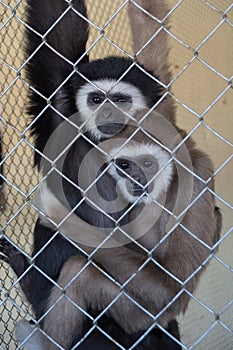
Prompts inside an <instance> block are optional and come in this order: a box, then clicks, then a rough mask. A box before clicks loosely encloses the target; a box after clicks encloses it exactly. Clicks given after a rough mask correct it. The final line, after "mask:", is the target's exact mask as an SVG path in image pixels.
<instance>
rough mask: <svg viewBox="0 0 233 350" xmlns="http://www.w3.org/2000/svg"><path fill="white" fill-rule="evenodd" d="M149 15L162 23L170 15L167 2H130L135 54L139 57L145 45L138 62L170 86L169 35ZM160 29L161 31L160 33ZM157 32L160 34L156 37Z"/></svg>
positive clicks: (143, 0) (137, 0) (141, 0)
mask: <svg viewBox="0 0 233 350" xmlns="http://www.w3.org/2000/svg"><path fill="white" fill-rule="evenodd" d="M137 5H138V6H137ZM143 10H145V12H144V11H143ZM148 13H149V14H151V15H152V16H154V17H155V18H157V19H158V20H159V21H162V20H163V19H164V18H165V17H166V15H167V13H168V9H167V7H166V4H165V1H161V0H131V1H130V2H129V12H128V14H129V18H130V24H131V28H132V35H133V45H134V50H135V54H136V55H137V53H138V52H140V51H141V49H142V48H143V47H144V45H145V48H144V49H143V50H142V51H141V52H140V53H139V54H138V56H137V58H138V62H139V63H140V64H142V65H143V66H144V67H145V69H146V70H148V71H150V72H153V74H154V75H155V76H156V77H159V79H160V81H161V82H162V83H163V84H165V85H168V84H169V83H170V81H171V72H170V70H169V64H168V54H169V47H168V34H167V33H166V32H165V31H164V30H163V29H162V27H163V23H159V22H158V21H156V19H153V18H152V17H150V16H149V15H148ZM166 22H167V21H165V23H166ZM159 29H161V30H160V31H159ZM157 31H159V32H158V34H157V35H155V34H156V32H157ZM151 38H153V40H151Z"/></svg>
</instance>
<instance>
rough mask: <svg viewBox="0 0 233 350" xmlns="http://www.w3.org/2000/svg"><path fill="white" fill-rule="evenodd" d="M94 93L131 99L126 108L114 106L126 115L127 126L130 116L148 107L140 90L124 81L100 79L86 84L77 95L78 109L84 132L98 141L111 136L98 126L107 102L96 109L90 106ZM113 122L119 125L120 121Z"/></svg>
mask: <svg viewBox="0 0 233 350" xmlns="http://www.w3.org/2000/svg"><path fill="white" fill-rule="evenodd" d="M94 92H103V93H104V94H106V95H107V94H109V95H111V94H118V93H119V94H121V95H128V96H130V97H131V103H130V104H127V105H125V106H122V107H121V106H116V104H115V103H114V106H115V107H116V108H119V113H124V116H125V118H124V119H125V120H124V123H125V124H126V123H127V122H128V121H129V119H130V116H131V117H133V116H134V114H135V113H136V111H137V110H139V109H142V108H145V107H147V106H146V99H145V97H144V96H143V94H142V93H141V92H140V90H139V89H138V88H137V87H135V86H134V85H133V84H131V83H128V82H124V81H120V82H118V83H117V81H116V80H114V79H102V80H101V79H100V80H94V81H92V82H90V83H85V84H84V85H83V86H82V87H81V88H80V89H79V90H78V92H77V94H76V98H75V101H76V107H77V109H78V111H79V114H80V116H79V117H80V120H81V122H83V123H84V124H83V127H84V131H90V132H91V134H92V137H93V138H94V139H95V140H98V141H99V140H100V139H102V138H106V137H109V136H108V135H106V134H104V133H103V132H101V131H100V130H99V129H98V125H96V124H98V122H96V115H97V113H98V111H99V109H100V108H101V106H102V105H103V104H104V103H105V102H103V104H102V105H99V106H96V108H93V107H90V106H88V102H87V98H88V95H89V94H91V93H94ZM112 122H113V123H114V122H115V123H118V119H117V118H116V120H115V121H112Z"/></svg>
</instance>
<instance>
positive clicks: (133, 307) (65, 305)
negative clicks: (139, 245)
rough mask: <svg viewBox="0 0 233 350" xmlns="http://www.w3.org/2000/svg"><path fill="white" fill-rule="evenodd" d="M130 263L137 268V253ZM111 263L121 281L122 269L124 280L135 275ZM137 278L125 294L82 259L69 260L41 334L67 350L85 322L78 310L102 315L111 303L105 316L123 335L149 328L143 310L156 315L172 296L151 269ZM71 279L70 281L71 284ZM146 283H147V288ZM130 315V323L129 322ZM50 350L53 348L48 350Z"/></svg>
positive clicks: (159, 274) (160, 275)
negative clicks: (91, 311) (111, 320)
mask: <svg viewBox="0 0 233 350" xmlns="http://www.w3.org/2000/svg"><path fill="white" fill-rule="evenodd" d="M123 251H124V249H123ZM126 251H127V249H126ZM129 252H130V251H129ZM125 253H126V252H125V251H124V254H125ZM127 253H128V252H127ZM132 253H133V252H131V254H132ZM110 257H111V254H110ZM119 258H120V257H119ZM114 259H115V256H114ZM134 259H135V261H134V266H138V264H137V261H139V260H140V257H139V256H138V254H137V253H135V254H134ZM124 260H125V259H124ZM114 263H116V264H120V265H119V266H118V267H117V268H116V269H117V270H119V271H120V272H119V274H122V276H124V277H123V278H124V279H125V274H124V273H123V272H122V270H123V271H125V268H126V270H127V271H126V275H127V277H129V273H130V275H131V272H132V273H133V272H137V271H135V268H134V267H133V266H131V267H130V268H128V267H127V266H125V265H123V264H122V263H121V262H120V261H118V260H115V261H114ZM131 263H132V257H131V259H129V260H128V259H127V264H129V265H130V264H131ZM105 268H106V269H108V264H106V265H105ZM80 271H81V272H80ZM79 272H80V274H79ZM139 275H140V276H139V278H137V281H136V282H135V283H134V286H133V288H132V289H130V292H129V290H128V289H127V287H126V288H123V289H121V288H120V286H119V285H117V284H116V283H114V282H113V281H112V280H110V279H109V278H108V277H106V276H105V275H104V274H103V272H101V271H100V270H98V269H97V268H95V267H94V266H92V265H91V264H89V263H88V262H87V259H86V258H85V257H71V258H70V259H69V260H68V261H67V262H66V263H65V265H64V266H63V268H62V271H61V274H60V276H59V279H58V285H59V286H60V287H61V288H62V289H60V288H58V287H56V286H54V287H53V288H52V291H51V294H50V297H49V301H48V306H47V308H48V310H49V308H50V307H51V310H50V311H49V313H48V315H47V316H46V317H45V320H44V323H43V330H44V331H45V332H46V333H47V334H48V335H49V336H50V337H51V338H52V339H54V340H55V341H57V342H58V343H59V345H62V346H63V347H64V348H65V349H68V348H69V346H70V345H71V343H72V339H73V336H74V334H76V335H77V332H78V331H79V332H80V334H81V331H82V325H83V322H84V319H85V314H84V312H83V311H80V310H79V308H78V306H79V307H81V308H82V309H84V310H88V309H92V310H96V309H98V310H100V311H102V310H104V309H105V308H107V307H108V306H109V305H110V304H111V303H113V304H112V305H111V307H110V308H109V309H108V310H107V313H108V315H109V316H110V317H112V318H113V319H114V320H115V321H116V322H117V323H118V324H119V325H120V326H121V327H122V328H123V329H124V331H126V332H127V333H129V334H132V333H137V332H139V331H145V330H146V329H148V328H149V327H150V326H151V325H152V324H153V316H150V315H148V314H147V313H146V311H145V310H143V307H145V308H146V310H147V311H148V312H151V313H152V314H155V315H156V313H157V312H159V311H160V309H161V308H162V307H164V306H165V305H166V303H167V302H168V301H170V300H171V299H172V297H173V296H174V294H175V293H174V292H173V291H172V290H169V286H168V284H167V283H166V278H165V276H164V274H163V273H162V272H160V271H159V270H158V271H157V269H156V268H154V267H153V268H151V266H150V267H149V268H145V271H144V270H143V272H142V273H139ZM75 276H77V277H76V278H75ZM72 278H74V280H73V281H72ZM121 279H122V278H121ZM148 279H150V280H151V282H150V283H149V285H148V282H147V281H148ZM148 286H149V287H150V288H149V290H148ZM149 295H150V297H149ZM59 298H61V299H59ZM137 303H138V304H137ZM75 304H77V305H78V306H75ZM140 306H142V308H140ZM132 315H133V317H134V322H132ZM66 316H67V317H66ZM170 318H171V315H170V316H169V319H170ZM54 320H56V322H54ZM50 349H53V347H51V346H50Z"/></svg>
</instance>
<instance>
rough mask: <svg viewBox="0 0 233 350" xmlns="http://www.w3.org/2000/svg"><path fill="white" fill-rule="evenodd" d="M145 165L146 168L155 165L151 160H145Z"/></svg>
mask: <svg viewBox="0 0 233 350" xmlns="http://www.w3.org/2000/svg"><path fill="white" fill-rule="evenodd" d="M143 166H144V168H147V169H150V168H152V167H153V162H152V161H151V160H145V161H144V162H143Z"/></svg>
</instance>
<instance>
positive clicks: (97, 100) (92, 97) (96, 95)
mask: <svg viewBox="0 0 233 350" xmlns="http://www.w3.org/2000/svg"><path fill="white" fill-rule="evenodd" d="M104 99H105V96H104V94H103V93H101V92H98V91H96V92H95V91H94V92H90V93H89V94H88V96H87V104H88V105H89V106H95V105H99V104H101V103H102V102H103V101H104Z"/></svg>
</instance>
